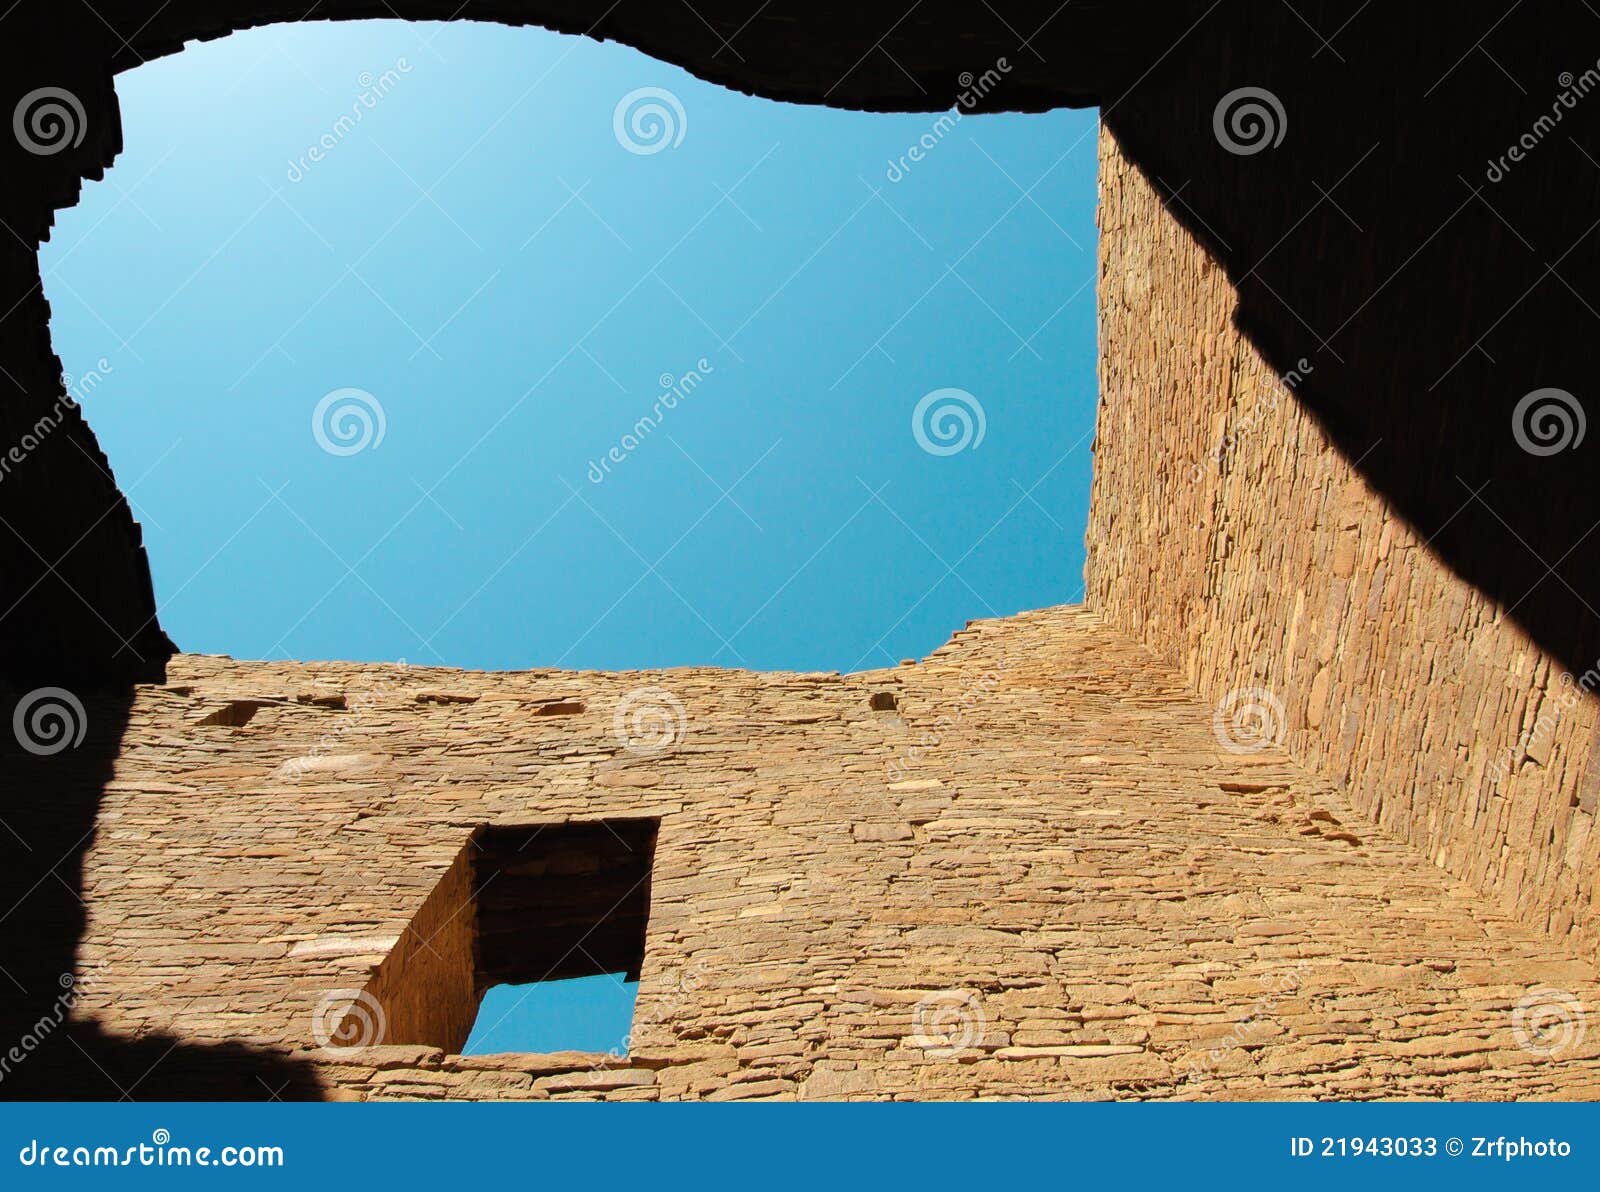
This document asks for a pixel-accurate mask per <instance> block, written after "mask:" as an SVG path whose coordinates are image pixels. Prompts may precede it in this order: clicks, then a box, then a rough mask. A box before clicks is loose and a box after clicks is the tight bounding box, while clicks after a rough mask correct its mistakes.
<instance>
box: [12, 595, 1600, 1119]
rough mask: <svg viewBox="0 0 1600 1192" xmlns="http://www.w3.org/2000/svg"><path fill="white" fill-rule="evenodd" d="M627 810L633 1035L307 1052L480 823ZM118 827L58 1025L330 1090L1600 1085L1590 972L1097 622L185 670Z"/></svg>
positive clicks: (1472, 1093)
mask: <svg viewBox="0 0 1600 1192" xmlns="http://www.w3.org/2000/svg"><path fill="white" fill-rule="evenodd" d="M874 696H876V697H878V698H877V699H874V698H873V697H874ZM889 696H892V697H893V699H892V701H891V700H890V699H888V698H886V697H889ZM891 702H892V704H893V705H894V706H892V707H888V706H885V705H888V704H890V703H891ZM242 705H249V706H252V707H253V708H254V711H253V712H252V713H251V714H249V715H240V714H238V713H237V709H239V708H240V707H241V706H242ZM875 705H876V706H875ZM551 709H559V710H560V711H561V714H559V715H557V714H551ZM652 709H653V710H656V711H659V712H660V713H661V715H660V716H658V717H653V718H652V717H651V716H649V715H645V716H643V717H642V718H641V717H640V716H639V715H638V713H640V712H641V711H642V712H646V713H648V712H650V711H651V710H652ZM87 710H88V716H89V719H90V721H91V723H94V722H97V718H99V717H102V716H104V715H106V714H107V710H106V709H105V708H103V707H101V705H100V704H99V703H98V702H95V701H93V700H91V701H90V702H89V704H88V709H87ZM219 713H220V714H221V715H219ZM652 726H653V727H652ZM63 756H67V755H63ZM48 760H49V759H44V760H41V761H40V763H39V764H40V765H46V764H48ZM628 816H643V817H658V818H659V820H660V828H659V835H658V837H657V842H656V851H655V860H654V869H653V877H652V881H651V906H650V917H649V927H648V933H647V939H646V947H645V954H644V962H643V966H642V974H641V984H640V989H639V997H638V1005H637V1009H636V1013H635V1019H634V1024H633V1030H632V1035H631V1040H630V1044H631V1045H630V1047H629V1051H628V1056H627V1058H626V1059H617V1058H608V1057H604V1056H595V1055H575V1054H560V1055H545V1056H535V1055H503V1056H491V1057H476V1058H472V1057H468V1058H462V1057H459V1056H451V1055H448V1054H446V1053H445V1052H444V1051H443V1049H440V1048H437V1047H427V1046H414V1045H413V1046H402V1045H397V1044H395V1043H392V1042H388V1041H386V1040H385V1038H384V1036H383V1035H382V1033H381V1032H370V1033H368V1034H367V1035H366V1036H364V1037H360V1038H357V1039H355V1040H353V1041H356V1042H360V1043H363V1044H368V1045H367V1046H361V1047H352V1048H339V1047H319V1046H318V1038H317V1035H316V1027H317V1023H318V1022H319V1021H324V1022H325V1023H331V1022H333V1021H335V1020H338V1014H337V1013H334V1014H332V1016H331V1018H330V1017H329V1007H330V1004H331V1005H333V1006H334V1007H335V1009H337V1008H338V1007H339V1006H341V1005H342V1003H338V1002H337V1001H335V1002H333V1003H330V1001H329V999H330V995H333V994H334V993H335V991H340V990H343V991H347V992H348V991H352V990H358V989H360V988H362V987H363V986H364V985H365V983H366V982H367V981H368V979H369V977H370V976H371V974H372V973H373V971H374V969H375V968H376V967H377V966H378V965H379V964H380V962H381V961H382V959H383V957H384V956H385V955H386V954H387V953H388V952H389V951H390V949H392V948H393V947H394V944H395V941H396V939H397V938H398V937H400V936H402V934H403V933H404V932H405V931H406V929H407V925H408V924H412V923H414V922H415V921H416V919H417V916H418V914H419V910H424V908H427V906H428V903H429V899H430V897H437V896H438V887H439V884H440V879H441V877H443V876H445V875H447V874H448V873H450V872H451V867H452V865H455V864H456V863H457V861H458V858H459V856H460V854H461V850H462V847H463V845H464V843H465V842H466V841H467V839H468V837H469V835H470V834H471V833H472V832H473V831H474V829H475V828H477V827H478V826H479V825H481V824H484V823H489V824H521V823H529V822H537V823H547V822H561V821H564V820H592V819H598V818H602V817H607V818H614V817H628ZM97 823H98V827H97V829H96V832H95V835H94V838H93V841H92V843H91V844H90V846H89V847H88V849H87V851H86V852H85V855H84V861H83V899H84V902H85V904H86V908H87V909H86V914H87V923H86V926H85V930H84V935H83V939H82V943H81V945H80V948H79V951H78V968H79V970H80V971H81V973H82V974H83V976H84V982H85V987H86V990H87V992H86V993H85V994H84V996H83V997H82V999H81V1000H80V1001H79V1002H78V1004H77V1005H76V1006H75V1007H74V1010H73V1014H74V1017H75V1020H78V1021H83V1022H86V1023H89V1024H92V1025H93V1026H94V1027H95V1028H97V1029H99V1030H100V1031H102V1032H104V1033H105V1034H106V1035H108V1036H114V1037H117V1038H129V1037H157V1038H163V1037H173V1038H176V1039H181V1040H184V1041H185V1042H186V1043H196V1042H201V1043H203V1042H204V1041H207V1040H229V1041H233V1042H236V1043H249V1044H252V1045H254V1046H256V1047H259V1048H264V1049H268V1050H270V1051H272V1052H275V1053H282V1054H283V1055H284V1056H285V1057H288V1058H291V1059H294V1060H295V1061H296V1062H304V1063H308V1064H310V1065H311V1066H312V1068H313V1070H314V1071H315V1073H316V1074H317V1080H318V1081H319V1083H320V1088H321V1094H322V1095H324V1096H329V1097H360V1098H369V1097H424V1098H440V1097H447V1096H448V1097H467V1098H471V1097H482V1098H505V1097H511V1098H535V1099H541V1098H551V1097H556V1098H569V1097H579V1098H590V1097H607V1098H613V1099H680V1098H691V1097H709V1098H716V1099H727V1098H796V1097H802V1098H818V1097H852V1098H879V1099H892V1098H930V1097H931V1098H972V1097H977V1096H1001V1097H1004V1096H1024V1095H1026V1096H1043V1097H1066V1098H1085V1097H1181V1098H1195V1097H1199V1098H1210V1097H1219V1098H1233V1097H1357V1098H1361V1097H1395V1096H1421V1097H1439V1096H1452V1097H1462V1098H1466V1097H1486V1098H1510V1097H1562V1098H1568V1097H1570V1098H1594V1097H1596V1096H1600V1035H1597V1034H1596V1033H1595V1032H1592V1031H1591V1032H1589V1037H1588V1038H1587V1039H1584V1040H1581V1041H1577V1042H1574V1041H1573V1040H1571V1039H1570V1038H1569V1039H1567V1040H1566V1041H1565V1043H1564V1044H1563V1045H1562V1046H1561V1047H1560V1048H1558V1049H1555V1050H1554V1051H1552V1050H1551V1048H1549V1047H1547V1046H1544V1043H1543V1041H1542V1040H1541V1039H1540V1038H1532V1037H1530V1035H1529V1034H1528V1032H1527V1030H1526V1029H1525V1026H1526V1024H1525V1021H1524V1019H1523V1018H1519V1012H1518V1006H1519V1004H1524V1003H1526V1002H1527V1001H1528V999H1529V998H1530V997H1533V998H1536V999H1550V998H1553V997H1556V996H1557V995H1556V994H1553V993H1550V992H1549V990H1552V989H1553V990H1559V991H1561V992H1560V994H1559V997H1561V998H1570V999H1576V1000H1577V1001H1578V1002H1579V1003H1580V1004H1583V1005H1588V1006H1593V1005H1596V1004H1600V982H1597V981H1596V978H1595V973H1594V971H1593V969H1592V968H1591V967H1590V966H1588V965H1586V964H1583V963H1580V962H1578V961H1575V960H1574V959H1572V958H1571V957H1568V956H1562V955H1560V954H1554V953H1553V952H1552V949H1551V947H1550V944H1549V940H1548V937H1546V936H1543V935H1541V934H1539V933H1537V932H1535V931H1532V930H1529V929H1527V928H1525V927H1524V926H1523V925H1521V924H1519V923H1518V922H1516V921H1515V920H1514V919H1512V918H1511V917H1509V916H1507V915H1506V914H1504V913H1502V912H1501V911H1499V910H1497V909H1495V908H1494V907H1492V906H1489V905H1486V904H1485V903H1484V901H1483V900H1482V899H1481V898H1480V897H1479V896H1478V895H1477V894H1476V893H1475V892H1474V891H1472V890H1471V889H1470V888H1468V887H1467V886H1465V885H1463V884H1462V883H1459V882H1457V881H1455V880H1454V879H1452V878H1450V877H1449V876H1448V875H1446V874H1444V873H1441V872H1440V871H1438V870H1436V869H1434V868H1432V867H1429V866H1426V865H1421V864H1419V863H1418V861H1417V858H1416V855H1415V853H1414V851H1413V850H1412V849H1411V848H1410V847H1408V846H1406V845H1404V844H1402V843H1399V842H1397V841H1393V840H1390V839H1389V838H1387V837H1386V836H1385V835H1384V834H1383V833H1381V832H1377V831H1374V830H1372V829H1371V828H1368V827H1366V826H1364V825H1361V824H1360V823H1359V820H1358V819H1357V817H1356V816H1355V815H1354V814H1353V813H1352V811H1351V810H1350V809H1349V808H1348V806H1347V805H1346V804H1345V803H1344V801H1343V799H1342V797H1341V796H1340V795H1339V794H1338V793H1337V792H1336V791H1334V790H1332V789H1331V788H1330V787H1329V786H1328V785H1327V784H1326V783H1323V782H1321V781H1320V780H1317V779H1315V778H1314V777H1311V776H1309V775H1308V774H1307V772H1306V771H1305V770H1304V769H1303V768H1302V767H1301V766H1299V765H1298V764H1297V763H1295V762H1294V761H1292V760H1291V759H1290V758H1289V757H1288V756H1286V755H1285V754H1284V753H1282V752H1281V751H1278V750H1271V749H1268V750H1264V751H1261V752H1258V753H1251V754H1248V755H1241V754H1236V753H1232V752H1229V751H1227V750H1225V749H1223V748H1221V747H1220V746H1219V744H1218V742H1217V740H1216V738H1215V736H1214V735H1213V732H1212V727H1211V721H1210V711H1209V708H1208V707H1207V706H1205V705H1203V704H1201V703H1200V702H1198V701H1196V700H1195V698H1194V696H1193V695H1192V693H1191V692H1190V691H1189V690H1188V689H1187V687H1186V686H1185V685H1184V684H1183V683H1182V682H1180V681H1179V679H1178V676H1177V675H1176V673H1175V672H1174V671H1173V670H1172V669H1171V667H1170V666H1169V665H1167V664H1166V663H1164V662H1163V661H1162V660H1160V659H1158V658H1157V657H1156V656H1155V655H1153V654H1152V653H1151V652H1150V651H1149V650H1147V649H1146V648H1145V647H1143V646H1141V645H1139V644H1137V643H1135V642H1134V641H1132V640H1131V639H1129V638H1127V637H1125V636H1124V635H1122V634H1120V633H1118V632H1116V631H1115V630H1112V629H1110V628H1108V627H1107V626H1106V625H1105V624H1104V623H1103V621H1102V620H1101V619H1100V618H1099V617H1098V616H1097V615H1096V614H1094V613H1091V612H1089V611H1086V610H1084V609H1081V608H1063V609H1049V610H1043V611H1041V612H1035V613H1026V614H1022V615H1020V616H1017V617H1013V618H1007V619H1004V620H999V621H986V622H977V623H974V624H973V625H972V626H971V627H969V628H968V629H967V630H966V631H964V632H962V633H960V634H957V635H956V638H955V639H954V640H953V641H952V642H951V643H950V644H949V645H947V646H946V647H944V648H942V649H941V650H939V651H936V652H935V653H934V654H933V655H931V656H930V657H929V658H928V659H926V660H924V661H922V662H920V663H917V664H915V665H907V666H903V667H899V668H895V669H891V670H884V671H877V672H866V673H862V674H856V675H846V676H840V675H835V674H784V673H755V672H747V671H718V670H711V669H680V670H669V671H659V672H650V673H641V672H632V673H630V672H620V673H591V672H581V673H575V672H558V671H531V672H525V673H472V672H462V671H453V670H433V669H418V668H411V669H406V668H395V667H384V666H371V665H355V664H338V663H315V664H304V665H301V664H293V663H245V662H234V661H231V660H227V659H221V658H214V657H197V656H191V655H180V656H178V657H176V658H175V659H174V660H173V682H172V685H170V686H143V687H140V688H138V690H137V692H136V695H135V698H134V700H133V702H132V704H131V706H130V707H129V708H128V709H127V710H126V728H125V729H124V731H123V734H122V745H121V749H120V750H119V751H118V754H117V756H116V759H115V763H114V770H113V773H112V774H111V776H110V779H109V781H108V782H107V783H106V784H105V787H104V790H103V792H102V793H101V795H100V808H99V815H98V820H97ZM438 909H439V908H437V907H434V908H432V909H428V910H426V911H425V913H424V918H427V917H430V916H435V915H436V912H437V910H438ZM319 1015H320V1016H322V1017H321V1018H319ZM1519 1032H1520V1033H1519ZM340 1041H341V1040H334V1041H333V1042H340ZM342 1041H352V1040H342ZM621 1042H622V1041H621V1040H618V1043H619V1045H620V1044H621ZM64 1055H65V1057H66V1058H67V1059H71V1058H73V1057H74V1052H73V1051H72V1050H71V1049H66V1050H65V1052H64ZM151 1061H152V1066H155V1065H156V1064H158V1063H159V1056H152V1057H151ZM32 1062H33V1063H44V1062H48V1061H45V1060H34V1061H32ZM27 1071H28V1069H27V1068H26V1067H24V1068H23V1069H22V1072H21V1074H20V1075H22V1076H25V1075H26V1073H27ZM95 1079H96V1075H95V1073H94V1072H93V1071H92V1070H88V1071H86V1074H85V1077H84V1082H83V1084H82V1086H81V1089H80V1092H81V1095H88V1096H93V1095H98V1094H97V1090H96V1089H95V1088H94V1087H93V1082H94V1080H95ZM154 1079H158V1077H157V1078H152V1080H154ZM149 1083H150V1082H147V1083H146V1085H145V1086H144V1087H149ZM272 1091H273V1089H272V1087H267V1088H266V1089H265V1092H267V1093H270V1092H272ZM99 1092H103V1093H108V1094H109V1095H112V1096H115V1095H116V1092H115V1090H112V1089H105V1090H99ZM202 1092H203V1090H202V1089H198V1088H194V1087H191V1088H190V1089H189V1090H188V1093H189V1094H190V1095H194V1094H197V1093H202Z"/></svg>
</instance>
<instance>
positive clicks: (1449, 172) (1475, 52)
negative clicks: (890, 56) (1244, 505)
mask: <svg viewBox="0 0 1600 1192" xmlns="http://www.w3.org/2000/svg"><path fill="white" fill-rule="evenodd" d="M1346 7H1347V6H1341V5H1335V4H1296V5H1294V6H1293V10H1291V8H1290V6H1288V5H1282V6H1279V5H1267V6H1260V10H1259V11H1254V12H1252V13H1251V15H1250V19H1249V20H1248V21H1247V22H1228V21H1220V20H1212V19H1208V20H1207V21H1204V22H1202V24H1201V26H1200V27H1199V28H1197V29H1196V31H1195V33H1194V35H1193V40H1192V42H1191V43H1190V44H1189V45H1187V46H1186V47H1185V48H1184V50H1183V51H1182V52H1180V53H1175V54H1174V55H1173V59H1174V61H1173V62H1172V63H1171V64H1170V69H1167V70H1165V71H1163V72H1162V73H1161V75H1160V77H1159V78H1156V77H1152V78H1151V79H1150V80H1147V82H1146V83H1145V84H1144V85H1142V86H1140V87H1139V88H1137V89H1135V90H1134V91H1132V92H1131V93H1129V94H1126V95H1125V96H1123V98H1122V99H1120V100H1118V101H1116V102H1114V103H1108V104H1107V107H1106V110H1105V113H1104V119H1105V123H1106V125H1107V126H1108V128H1109V129H1110V130H1111V131H1112V132H1113V133H1114V134H1115V136H1116V137H1117V140H1118V141H1119V143H1120V145H1121V148H1122V150H1123V152H1124V154H1125V155H1127V156H1128V157H1129V158H1130V159H1132V160H1133V161H1134V162H1135V163H1136V164H1137V165H1138V166H1139V167H1140V169H1141V170H1142V171H1143V172H1144V173H1145V175H1146V176H1147V177H1148V178H1149V179H1150V180H1151V181H1152V183H1153V184H1154V185H1155V187H1156V189H1157V191H1158V193H1160V194H1161V195H1162V196H1163V198H1164V200H1165V201H1166V205H1167V207H1168V209H1169V210H1170V211H1171V212H1172V214H1173V215H1174V216H1175V217H1176V218H1177V219H1178V220H1179V221H1180V222H1182V223H1183V224H1184V225H1185V226H1186V227H1187V228H1189V229H1190V231H1191V232H1192V233H1193V234H1194V235H1195V236H1196V237H1197V238H1198V239H1199V240H1200V241H1201V242H1202V243H1204V244H1206V245H1207V246H1208V247H1209V248H1210V250H1211V251H1212V253H1213V254H1214V255H1215V256H1216V257H1217V259H1218V260H1219V261H1220V262H1221V264H1222V265H1223V267H1224V268H1225V269H1226V271H1227V273H1228V276H1229V278H1230V279H1231V280H1232V281H1233V282H1234V284H1235V286H1236V288H1237V290H1238V295H1239V309H1238V314H1237V321H1238V324H1239V327H1240V330H1241V331H1242V332H1243V333H1244V334H1245V335H1246V336H1247V337H1248V338H1249V339H1250V340H1251V341H1252V342H1253V343H1254V344H1255V345H1256V346H1257V348H1258V349H1259V350H1260V351H1261V352H1262V354H1263V356H1264V357H1265V358H1266V360H1267V361H1268V363H1269V364H1271V365H1272V366H1273V368H1274V369H1275V370H1276V371H1278V372H1279V373H1280V374H1293V375H1291V376H1290V378H1289V381H1290V384H1291V386H1292V387H1293V388H1294V390H1295V393H1296V395H1297V397H1298V399H1299V400H1300V401H1301V402H1302V403H1303V404H1304V405H1305V407H1306V408H1307V409H1308V411H1309V412H1311V413H1312V414H1313V415H1314V416H1315V417H1316V418H1317V419H1318V420H1319V422H1320V423H1321V425H1322V426H1323V427H1324V429H1325V430H1326V431H1327V432H1328V433H1329V434H1330V435H1331V436H1332V438H1333V439H1334V440H1335V442H1336V443H1337V444H1338V446H1339V448H1340V450H1341V451H1342V452H1343V454H1344V455H1345V456H1346V458H1348V459H1350V460H1352V461H1357V463H1356V466H1357V467H1358V469H1359V470H1360V471H1361V472H1362V473H1363V474H1364V476H1365V478H1366V479H1367V481H1368V483H1369V484H1370V485H1371V486H1372V487H1373V488H1374V489H1375V490H1376V491H1377V492H1379V493H1381V494H1382V495H1383V496H1384V497H1385V498H1386V499H1387V501H1388V502H1389V503H1390V504H1391V505H1392V506H1393V507H1394V508H1395V509H1396V510H1397V511H1398V512H1399V513H1400V514H1401V515H1402V516H1404V517H1405V518H1406V519H1408V520H1409V521H1410V522H1411V523H1412V524H1413V526H1415V527H1416V528H1417V529H1418V530H1419V531H1420V532H1421V535H1422V536H1423V537H1424V538H1426V539H1429V540H1430V543H1431V547H1432V549H1433V550H1435V551H1437V552H1438V553H1439V555H1440V556H1441V557H1442V558H1443V559H1444V561H1445V562H1446V563H1447V564H1448V565H1449V566H1450V567H1451V568H1452V569H1453V570H1454V571H1455V572H1456V573H1457V574H1458V575H1460V576H1461V577H1462V578H1464V579H1465V580H1467V581H1469V582H1470V583H1472V584H1473V585H1474V586H1476V587H1477V588H1478V589H1480V590H1481V591H1482V592H1484V593H1485V594H1487V595H1489V596H1490V597H1492V598H1493V599H1494V600H1495V601H1496V602H1497V603H1498V604H1499V605H1500V607H1501V609H1502V610H1503V612H1504V615H1507V616H1509V617H1512V618H1514V619H1515V620H1516V621H1517V622H1519V623H1520V624H1521V625H1522V626H1523V627H1524V628H1525V629H1526V630H1527V631H1528V632H1529V634H1530V635H1531V636H1532V637H1533V638H1534V639H1535V640H1536V641H1537V642H1538V643H1539V644H1540V645H1541V646H1542V647H1543V648H1544V649H1545V650H1547V651H1548V652H1549V653H1551V654H1552V655H1554V656H1555V658H1556V659H1558V660H1559V661H1560V663H1562V664H1563V665H1564V666H1565V667H1566V668H1567V669H1568V670H1570V671H1571V672H1572V673H1573V674H1575V675H1578V676H1581V675H1583V674H1584V673H1585V672H1587V671H1589V670H1590V669H1591V668H1594V667H1595V666H1596V665H1597V661H1596V658H1597V654H1600V613H1597V612H1596V607H1597V606H1600V582H1597V580H1600V533H1596V529H1597V527H1600V480H1597V477H1600V427H1596V428H1590V427H1588V425H1587V424H1588V421H1589V419H1590V418H1591V417H1600V385H1597V384H1596V382H1595V364H1594V344H1595V343H1596V341H1597V337H1600V231H1597V229H1600V218H1597V217H1600V137H1597V136H1596V128H1597V121H1600V15H1596V13H1594V12H1593V11H1592V10H1590V9H1589V8H1588V7H1587V6H1584V5H1572V6H1565V5H1563V6H1559V7H1560V11H1552V10H1551V7H1552V6H1545V7H1543V8H1540V9H1539V10H1538V11H1537V12H1535V11H1532V10H1531V6H1530V7H1528V8H1524V9H1519V10H1517V11H1515V12H1512V13H1509V14H1508V12H1507V6H1506V5H1504V4H1501V5H1474V4H1468V5H1463V6H1459V7H1457V8H1455V9H1452V10H1451V12H1450V14H1449V16H1448V17H1445V16H1444V15H1443V14H1442V13H1438V12H1434V11H1432V10H1425V9H1421V8H1407V9H1397V8H1396V7H1395V6H1384V5H1373V6H1371V7H1370V8H1366V9H1363V10H1362V11H1361V12H1360V13H1359V14H1358V15H1357V16H1355V17H1354V18H1350V19H1349V20H1348V22H1347V16H1348V14H1347V13H1341V12H1340V11H1339V10H1340V9H1342V8H1346ZM1324 37H1326V38H1328V39H1329V40H1328V41H1326V42H1324V40H1323V38H1324ZM1196 97H1204V98H1205V102H1203V103H1201V102H1198V101H1197V98H1196ZM1307 366H1309V368H1308V367H1307ZM1287 447H1288V445H1285V449H1287ZM1429 611H1430V612H1433V613H1434V615H1437V616H1439V617H1441V618H1444V623H1445V624H1446V625H1448V623H1449V621H1448V618H1449V617H1450V615H1451V610H1449V609H1439V610H1429Z"/></svg>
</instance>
